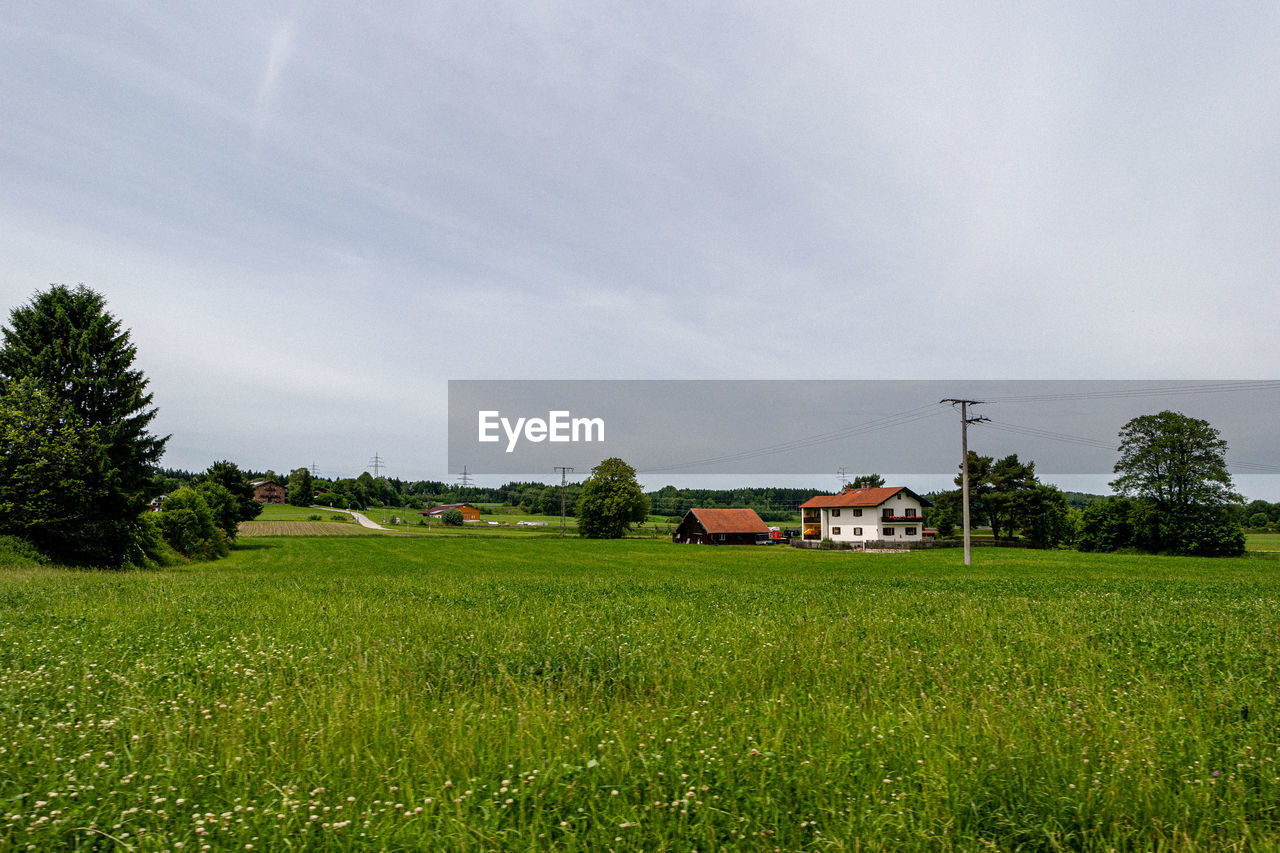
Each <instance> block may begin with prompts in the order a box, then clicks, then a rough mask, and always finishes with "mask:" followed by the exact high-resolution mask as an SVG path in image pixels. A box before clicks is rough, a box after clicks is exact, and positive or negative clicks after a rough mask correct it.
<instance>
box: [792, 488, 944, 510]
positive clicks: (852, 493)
mask: <svg viewBox="0 0 1280 853" xmlns="http://www.w3.org/2000/svg"><path fill="white" fill-rule="evenodd" d="M898 492H906V493H907V494H909V495H911V497H913V498H915V499H916V500H918V501H920V503H921V504H922V505H923V506H932V504H930V503H929V502H928V501H927V500H925V499H924V498H922V497H920V496H919V495H917V494H916V493H915V492H913V491H911V490H910V489H908V488H907V487H906V486H882V487H881V488H878V489H845V490H844V491H843V492H841V493H840V494H838V495H815V496H814V497H811V498H809V500H807V501H805V502H804V503H802V504H800V508H801V509H816V508H818V507H843V506H880V504H882V503H884V502H885V501H887V500H889V498H891V497H893V496H894V495H896V494H898Z"/></svg>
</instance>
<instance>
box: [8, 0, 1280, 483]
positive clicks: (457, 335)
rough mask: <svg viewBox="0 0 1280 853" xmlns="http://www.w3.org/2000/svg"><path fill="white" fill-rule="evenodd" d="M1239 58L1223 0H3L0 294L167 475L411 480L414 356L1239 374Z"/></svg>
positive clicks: (449, 368)
mask: <svg viewBox="0 0 1280 853" xmlns="http://www.w3.org/2000/svg"><path fill="white" fill-rule="evenodd" d="M1277 48H1280V12H1277V11H1276V10H1274V9H1272V8H1270V7H1268V6H1265V5H1261V6H1258V5H1254V6H1249V5H1244V4H1240V5H1235V4H1232V5H1228V6H1220V7H1215V8H1213V9H1206V8H1203V7H1200V6H1196V5H1194V4H1174V5H1168V4H1165V5H1161V6H1159V7H1150V6H1148V7H1141V6H1132V7H1130V6H1125V7H1115V6H1114V5H1113V4H1083V5H1080V4H1077V5H1074V6H1071V7H1068V8H1063V7H1059V6H1054V5H1051V4H1023V5H1020V6H1015V7H991V8H989V9H968V8H966V9H963V10H962V9H960V8H959V7H955V6H954V5H951V4H934V5H926V6H912V7H909V8H907V7H900V5H879V4H849V3H816V2H815V3H804V4H800V5H799V6H797V5H795V4H789V5H787V6H785V7H783V6H777V7H768V6H758V7H752V8H750V9H748V8H743V7H741V6H740V5H737V4H719V5H711V6H696V7H689V6H687V5H680V4H633V5H631V6H621V7H618V6H615V7H610V8H609V9H607V10H605V9H603V8H601V9H593V8H587V7H582V6H581V5H580V4H559V3H507V4H499V5H496V6H495V5H493V4H488V5H485V6H483V7H479V6H475V5H474V4H461V3H458V4H430V5H428V6H422V5H421V4H383V5H380V6H379V7H377V8H376V9H373V8H369V9H360V8H356V7H352V6H350V4H326V3H319V2H318V3H311V4H281V5H279V6H276V7H263V6H262V5H261V4H248V3H239V4H237V3H231V4H217V5H215V6H209V7H199V8H197V7H191V8H188V9H183V10H175V7H173V6H171V5H167V4H152V3H144V2H134V3H120V4H112V5H111V6H109V7H104V6H96V7H87V8H78V9H75V10H74V11H63V10H61V9H59V8H57V7H56V6H49V5H47V4H46V5H43V6H42V5H30V4H27V5H25V6H22V7H19V8H18V9H15V10H11V11H10V13H9V20H8V21H7V24H6V27H5V29H4V31H3V33H0V81H2V82H0V108H2V109H3V114H4V115H5V116H6V121H5V122H4V125H3V127H0V185H3V186H4V187H5V188H6V192H5V193H4V194H3V197H0V227H2V232H0V249H2V250H3V254H2V257H3V261H2V262H0V296H3V297H4V298H3V303H4V305H6V306H8V305H14V304H17V303H18V302H20V301H22V300H24V299H25V298H26V297H27V296H29V295H30V293H31V292H32V291H34V290H35V289H36V288H38V287H41V286H43V285H44V284H46V283H47V282H49V281H68V282H78V281H83V282H85V283H87V284H90V285H92V286H95V287H97V288H99V289H101V290H103V291H104V292H105V293H107V295H108V297H109V298H110V300H111V303H112V306H113V308H114V310H116V312H117V313H118V314H119V315H120V316H121V318H122V319H123V320H124V321H125V322H126V324H127V325H129V326H131V327H132V328H133V329H134V333H135V337H136V338H137V339H138V342H139V345H140V352H141V357H142V362H143V366H144V369H146V370H147V371H148V374H149V375H151V376H152V378H153V386H154V390H155V392H156V400H157V402H158V403H159V404H160V406H161V410H162V421H163V423H164V428H165V430H166V431H169V432H172V433H174V435H175V439H174V441H173V444H172V446H171V450H170V454H169V459H168V461H169V462H170V463H171V464H174V465H182V466H189V467H203V466H204V465H206V464H207V463H208V461H209V459H210V458H212V457H214V456H232V457H234V458H238V459H244V460H246V462H247V463H248V464H253V465H259V466H262V467H266V466H267V465H270V466H272V467H276V468H285V467H292V466H294V465H297V464H303V463H309V462H310V461H312V459H313V458H314V459H315V460H316V461H317V462H318V464H319V465H320V467H321V468H322V469H325V468H330V469H333V470H334V471H335V472H337V471H342V472H348V473H351V472H355V471H357V470H359V469H360V468H361V467H362V466H363V463H364V461H365V459H367V457H368V455H369V454H370V453H371V452H372V451H373V450H375V449H376V450H378V451H379V452H380V453H382V454H384V455H385V456H387V457H388V458H391V459H392V460H393V463H394V465H395V467H394V468H393V472H394V473H397V474H400V475H403V476H414V477H416V476H443V475H444V474H445V473H446V472H445V467H446V462H445V431H444V423H445V417H444V411H443V409H444V405H445V381H446V380H447V379H449V378H506V377H514V378H544V377H545V378H622V377H626V378H847V379H863V378H867V379H872V378H874V379H887V378H902V379H908V378H909V379H926V378H929V379H939V378H954V377H969V378H1134V377H1139V378H1169V379H1177V378H1214V377H1223V376H1227V377H1241V376H1256V377H1263V378H1265V377H1267V376H1275V375H1277V370H1278V369H1280V356H1277V353H1276V349H1275V347H1274V346H1273V345H1272V344H1271V340H1272V338H1273V337H1274V332H1273V330H1272V329H1271V326H1272V325H1273V321H1272V320H1271V319H1270V318H1272V317H1274V316H1275V313H1276V308H1277V299H1278V297H1277V296H1276V295H1275V294H1276V292H1277V291H1276V288H1275V284H1276V280H1275V279H1276V274H1275V270H1276V269H1280V263H1278V262H1280V238H1278V237H1277V236H1276V233H1275V229H1274V226H1273V225H1272V223H1274V222H1275V221H1277V220H1278V219H1280V209H1278V208H1280V192H1278V189H1280V188H1278V186H1277V181H1278V180H1280V176H1278V175H1277V172H1276V169H1275V167H1274V164H1275V163H1276V162H1280V157H1278V156H1277V155H1278V154H1280V151H1277V148H1278V147H1280V145H1278V143H1280V132H1278V131H1280V124H1278V123H1280V118H1278V117H1280V109H1278V107H1280V104H1278V103H1277V101H1278V100H1280V93H1277V91H1276V89H1275V87H1274V85H1272V82H1271V81H1273V80H1275V79H1277V77H1280V67H1278V66H1280V50H1278V49H1277ZM202 392H203V393H202ZM268 422H269V423H270V424H271V426H270V428H269V429H268V428H265V427H264V428H257V427H255V426H254V424H264V423H268ZM295 457H296V458H295Z"/></svg>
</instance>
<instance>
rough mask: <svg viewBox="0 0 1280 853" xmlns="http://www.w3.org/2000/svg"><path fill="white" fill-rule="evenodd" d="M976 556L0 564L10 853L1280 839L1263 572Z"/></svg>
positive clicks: (565, 544)
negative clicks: (115, 569) (964, 559)
mask: <svg viewBox="0 0 1280 853" xmlns="http://www.w3.org/2000/svg"><path fill="white" fill-rule="evenodd" d="M975 560H976V562H977V563H978V565H976V566H974V567H972V569H971V570H967V571H966V570H963V569H962V567H960V566H959V565H957V563H958V559H957V555H956V554H955V553H954V552H921V553H915V554H909V555H859V554H838V553H821V552H803V553H801V552H795V551H790V550H787V549H782V548H743V549H715V548H698V547H693V546H672V545H670V544H661V543H648V542H643V541H630V540H628V541H622V542H583V541H579V540H575V539H566V540H558V539H551V538H542V537H539V538H537V539H530V540H519V539H493V540H485V539H481V538H474V537H467V538H455V539H447V538H439V539H432V538H423V539H400V538H394V537H359V538H355V537H352V538H346V537H334V538H302V537H299V538H290V537H277V538H270V539H258V540H253V539H249V540H245V541H244V542H243V543H242V545H241V547H240V548H238V549H237V550H236V552H235V553H234V554H233V555H232V557H231V558H230V559H228V560H224V561H221V562H219V563H214V564H202V565H198V566H190V567H183V568H177V569H166V570H163V571H155V572H134V573H126V574H97V573H85V572H73V571H68V570H62V569H56V568H49V567H42V566H35V565H25V564H24V565H11V566H8V567H5V568H2V569H0V849H3V848H6V847H8V848H13V849H23V848H27V847H29V846H32V845H34V848H33V849H51V848H66V849H110V848H118V849H137V850H175V851H176V850H182V851H191V850H203V849H213V850H224V849H238V850H243V849H259V850H276V849H293V850H299V849H315V850H319V849H343V848H353V849H370V848H372V849H474V850H481V849H488V850H494V849H522V850H524V849H562V850H607V849H619V850H622V849H636V850H659V849H670V850H692V849H698V850H714V849H724V848H734V849H768V850H773V849H781V850H839V849H855V848H857V849H864V848H869V849H905V848H918V849H986V848H989V847H991V846H994V847H996V848H999V849H1017V848H1020V849H1098V850H1103V849H1113V848H1114V849H1152V848H1164V849H1221V848H1223V847H1228V846H1232V845H1236V846H1239V847H1241V848H1245V847H1248V848H1251V849H1257V848H1268V847H1270V848H1274V847H1276V846H1277V845H1278V844H1280V841H1278V839H1280V812H1277V803H1280V768H1277V759H1278V758H1280V715H1278V711H1280V707H1278V703H1280V699H1278V698H1277V695H1276V688H1277V668H1278V666H1280V585H1278V584H1277V569H1278V568H1280V562H1277V561H1275V560H1273V559H1267V558H1265V557H1254V558H1249V559H1241V560H1235V561H1209V560H1192V559H1176V558H1152V557H1101V556H1093V555H1078V554H1049V553H1037V552H1015V553H1007V552H989V551H981V552H979V553H978V554H977V555H976V556H975ZM250 845H252V848H250V847H249V846H250Z"/></svg>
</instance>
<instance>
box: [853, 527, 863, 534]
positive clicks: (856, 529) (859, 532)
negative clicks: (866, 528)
mask: <svg viewBox="0 0 1280 853" xmlns="http://www.w3.org/2000/svg"><path fill="white" fill-rule="evenodd" d="M853 535H854V536H861V535H862V528H861V527H855V528H853Z"/></svg>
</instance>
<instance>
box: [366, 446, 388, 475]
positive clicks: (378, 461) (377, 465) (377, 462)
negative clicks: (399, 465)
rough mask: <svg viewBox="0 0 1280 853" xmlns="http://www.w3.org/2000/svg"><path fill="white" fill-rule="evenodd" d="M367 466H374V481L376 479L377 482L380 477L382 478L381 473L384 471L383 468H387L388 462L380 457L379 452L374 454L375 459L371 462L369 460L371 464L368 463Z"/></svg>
mask: <svg viewBox="0 0 1280 853" xmlns="http://www.w3.org/2000/svg"><path fill="white" fill-rule="evenodd" d="M367 464H369V465H372V466H373V479H375V480H376V479H378V477H379V476H381V473H380V472H381V471H382V469H383V468H385V467H386V464H387V463H386V462H385V461H384V460H383V458H382V457H381V456H379V455H378V454H377V452H376V451H375V452H374V454H373V458H372V459H370V460H369V462H368V463H367Z"/></svg>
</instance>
